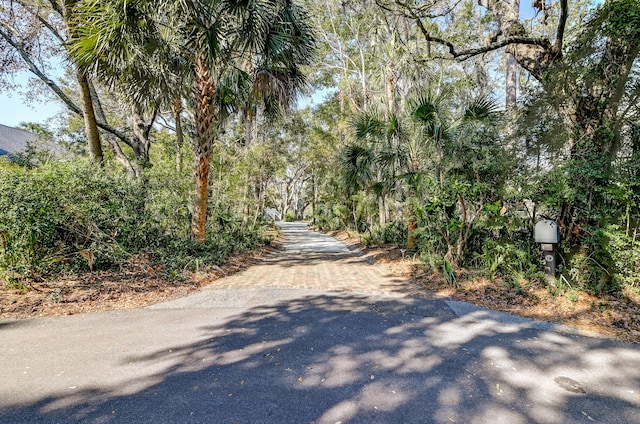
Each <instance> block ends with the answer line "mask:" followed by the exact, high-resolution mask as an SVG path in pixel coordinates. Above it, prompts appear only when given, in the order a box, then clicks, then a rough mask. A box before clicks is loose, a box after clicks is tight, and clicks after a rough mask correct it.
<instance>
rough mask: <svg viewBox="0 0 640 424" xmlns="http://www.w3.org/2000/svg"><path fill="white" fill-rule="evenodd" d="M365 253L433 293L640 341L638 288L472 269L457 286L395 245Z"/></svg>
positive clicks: (348, 237)
mask: <svg viewBox="0 0 640 424" xmlns="http://www.w3.org/2000/svg"><path fill="white" fill-rule="evenodd" d="M329 234H330V235H332V236H334V237H336V238H337V239H339V240H342V241H343V242H344V243H347V244H350V245H353V246H356V245H358V242H359V239H358V237H357V236H353V235H352V234H349V233H348V232H345V231H336V232H329ZM363 250H364V251H365V252H366V255H368V256H371V257H373V258H375V259H376V262H377V263H384V264H386V265H387V266H389V267H391V269H392V270H393V271H394V274H397V275H401V276H404V277H407V278H410V279H411V280H412V282H413V283H414V284H417V285H419V286H421V287H422V288H424V291H425V294H426V295H427V296H428V297H431V298H439V299H452V300H460V301H465V302H470V303H473V304H476V305H479V306H484V307H486V308H489V309H493V310H496V311H502V312H508V313H511V314H514V315H520V316H523V317H529V318H535V319H539V320H545V321H551V322H556V323H561V324H564V325H566V326H568V327H572V328H576V329H579V330H581V331H584V332H587V333H598V334H602V335H605V336H608V337H612V338H615V339H618V340H623V341H627V342H634V343H640V288H636V289H635V291H634V290H629V289H628V290H626V291H624V292H621V293H614V294H609V295H604V296H594V295H591V294H589V293H585V292H580V291H576V290H569V291H558V290H550V288H549V287H548V286H547V284H546V283H544V282H528V281H521V282H519V284H517V285H514V284H513V283H508V282H505V281H504V280H503V279H501V278H496V279H493V280H490V279H488V278H486V277H484V276H482V275H479V274H478V273H474V272H471V271H458V272H457V275H456V282H455V285H452V284H449V283H448V282H447V281H445V279H444V278H443V276H442V274H441V273H438V274H434V273H430V272H427V271H425V267H424V266H423V264H422V263H421V262H420V261H419V260H416V259H413V258H409V257H405V256H404V254H403V252H402V251H401V250H400V249H398V248H397V247H394V246H380V247H374V248H366V249H363Z"/></svg>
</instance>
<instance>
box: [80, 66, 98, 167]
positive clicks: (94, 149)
mask: <svg viewBox="0 0 640 424" xmlns="http://www.w3.org/2000/svg"><path fill="white" fill-rule="evenodd" d="M76 78H77V80H78V84H79V85H80V92H81V94H82V102H83V110H82V115H83V116H84V132H85V135H86V137H87V149H88V150H89V157H91V161H93V162H96V163H102V161H103V160H104V155H103V153H102V145H101V144H100V133H99V132H98V122H97V120H96V112H95V109H94V107H93V102H92V101H91V89H90V88H89V80H88V79H87V76H86V75H85V74H84V73H82V72H81V71H77V72H76Z"/></svg>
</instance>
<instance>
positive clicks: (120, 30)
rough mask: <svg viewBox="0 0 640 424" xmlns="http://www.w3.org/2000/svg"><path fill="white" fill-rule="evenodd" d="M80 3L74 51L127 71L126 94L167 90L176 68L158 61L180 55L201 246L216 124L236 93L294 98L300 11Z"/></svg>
mask: <svg viewBox="0 0 640 424" xmlns="http://www.w3.org/2000/svg"><path fill="white" fill-rule="evenodd" d="M80 7H81V8H85V10H90V11H91V13H88V14H85V15H84V16H83V18H84V19H83V20H82V21H79V22H77V26H78V28H79V29H78V32H79V33H80V36H79V38H78V40H76V42H75V44H74V47H73V49H72V50H73V51H74V54H75V57H76V58H77V60H78V61H79V62H80V63H82V64H84V66H92V64H93V65H94V66H95V67H96V68H99V67H103V66H106V68H107V69H109V73H112V72H113V71H116V72H118V71H121V72H122V71H125V72H129V73H130V76H131V77H132V78H131V84H129V86H130V88H131V90H132V93H133V95H138V96H140V97H148V95H149V91H154V90H153V87H155V88H158V87H164V88H167V90H169V89H170V87H171V78H168V76H171V75H175V74H174V73H173V71H172V70H171V69H169V68H168V67H162V66H161V65H162V63H168V62H169V61H168V60H167V58H168V57H179V58H181V59H182V63H183V64H184V65H185V67H184V68H183V69H186V71H187V73H186V75H187V78H184V79H182V81H181V82H184V83H185V84H186V86H187V87H188V88H189V89H190V91H191V102H190V103H191V104H192V105H193V110H194V117H195V121H196V122H195V124H196V125H195V129H196V140H195V141H194V151H195V157H196V163H195V198H194V207H193V217H192V225H191V235H192V239H193V240H194V241H196V242H198V243H200V244H203V243H204V241H205V229H206V222H207V203H208V195H209V193H208V178H209V169H210V168H209V167H210V161H211V156H212V152H213V147H214V144H215V141H216V139H217V137H218V135H219V133H220V131H221V130H222V125H223V124H224V122H225V119H226V118H227V117H228V116H229V114H230V113H231V112H233V111H234V106H235V105H234V102H235V101H237V100H238V99H239V98H240V97H241V96H240V95H239V93H240V92H242V91H245V92H246V90H250V91H252V92H254V93H256V94H257V93H263V99H264V100H265V101H269V102H270V101H274V100H275V101H277V102H278V103H280V104H284V103H288V102H290V101H292V100H293V98H294V95H295V93H296V92H297V90H298V89H299V88H300V86H301V83H303V82H304V78H303V77H302V73H301V71H300V66H302V65H305V64H308V63H309V60H310V57H311V52H312V48H313V43H314V40H313V36H312V34H311V28H310V25H309V24H308V18H307V16H306V13H305V12H304V10H303V9H302V8H300V7H299V6H297V5H295V4H294V3H293V2H292V1H290V0H242V1H234V0H223V1H216V0H183V1H174V0H160V1H158V2H152V1H138V2H127V1H125V0H110V1H102V0H89V1H87V2H83V3H82V4H81V5H80ZM123 13H124V18H125V19H122V14H123ZM157 58H159V59H160V60H156V59H157ZM157 65H158V66H161V67H160V71H158V69H157V68H156V67H155V66H157ZM132 71H133V72H132ZM136 73H137V74H136ZM136 81H139V82H141V83H142V84H136V83H135V82H136ZM156 81H160V83H158V85H156ZM174 85H175V83H174ZM181 86H182V87H184V86H185V85H181ZM251 87H253V89H251ZM159 91H162V89H160V90H159ZM170 92H173V91H170ZM172 97H173V99H174V100H175V98H176V96H175V95H174V96H172Z"/></svg>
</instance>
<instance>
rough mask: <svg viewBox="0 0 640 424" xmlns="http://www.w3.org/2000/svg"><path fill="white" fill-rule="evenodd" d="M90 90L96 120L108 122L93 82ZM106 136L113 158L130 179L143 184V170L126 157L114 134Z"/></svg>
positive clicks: (90, 84)
mask: <svg viewBox="0 0 640 424" xmlns="http://www.w3.org/2000/svg"><path fill="white" fill-rule="evenodd" d="M89 89H90V90H91V99H92V101H93V105H94V107H95V111H96V118H97V119H98V122H107V116H106V114H105V113H104V110H103V109H102V102H100V97H99V96H98V92H97V90H96V88H95V86H94V85H93V82H92V81H91V80H89ZM104 135H105V137H104V140H105V141H106V142H107V144H109V147H111V151H112V153H113V157H114V158H115V159H116V161H117V162H118V163H119V164H120V165H122V167H123V168H124V169H125V171H127V175H128V176H129V178H133V179H136V180H138V181H139V182H142V180H143V176H142V169H141V168H140V167H139V166H137V165H135V166H134V164H132V163H131V161H130V160H129V158H128V157H127V155H125V154H124V152H123V151H122V148H121V147H120V143H118V140H117V139H116V138H115V137H114V136H113V135H112V134H109V133H106V134H104Z"/></svg>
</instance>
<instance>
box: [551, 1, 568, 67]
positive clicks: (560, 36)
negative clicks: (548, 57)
mask: <svg viewBox="0 0 640 424" xmlns="http://www.w3.org/2000/svg"><path fill="white" fill-rule="evenodd" d="M567 3H568V2H567V0H560V19H559V21H558V31H557V34H556V42H555V45H554V46H553V49H554V50H555V52H556V54H560V55H561V54H562V43H563V42H564V30H565V27H566V25H567V18H568V17H569V6H568V4H567Z"/></svg>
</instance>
